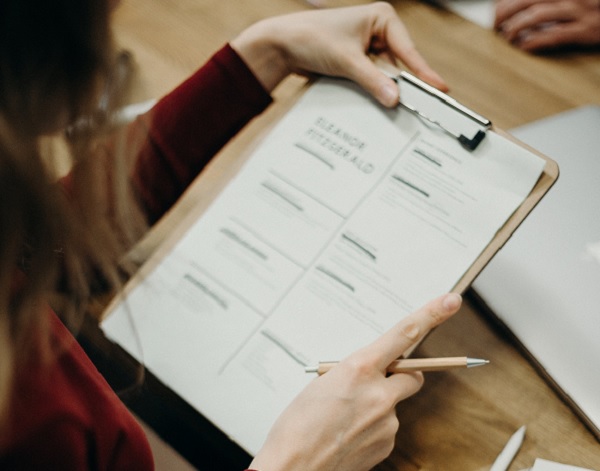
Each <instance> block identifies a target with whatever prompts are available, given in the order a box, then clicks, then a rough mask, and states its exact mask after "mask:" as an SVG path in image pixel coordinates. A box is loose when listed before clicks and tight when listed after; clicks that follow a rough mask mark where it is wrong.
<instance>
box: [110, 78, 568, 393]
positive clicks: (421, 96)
mask: <svg viewBox="0 0 600 471" xmlns="http://www.w3.org/2000/svg"><path fill="white" fill-rule="evenodd" d="M398 82H399V86H400V87H401V94H402V95H403V96H404V99H405V100H404V102H403V103H402V105H401V106H402V107H403V108H405V109H407V110H409V112H411V113H413V114H415V115H417V116H418V117H419V119H421V120H424V121H426V122H427V123H428V126H433V127H434V128H436V129H439V131H440V132H441V133H443V134H445V135H448V134H450V135H451V136H452V137H453V138H455V139H457V140H458V142H459V143H460V144H461V145H462V146H463V147H465V148H466V149H467V150H468V151H470V152H473V153H474V154H475V153H476V152H477V151H478V149H479V146H481V145H482V143H483V142H485V141H486V138H489V135H490V134H491V133H496V134H498V135H499V136H501V137H502V138H503V139H508V140H510V141H512V142H515V143H517V144H518V145H520V146H522V147H524V148H527V147H526V146H525V145H523V144H522V143H519V142H518V141H516V140H515V139H513V138H512V137H511V136H509V135H507V134H505V133H502V132H501V131H496V130H494V129H493V126H492V124H491V122H490V121H489V120H487V119H486V118H483V117H481V116H479V115H478V114H477V113H474V112H473V111H471V110H469V109H468V108H466V107H464V106H463V105H462V104H460V103H458V102H456V101H454V100H453V99H452V98H450V97H449V96H448V95H445V94H441V93H439V92H437V91H435V93H432V90H430V89H428V86H424V84H422V83H420V82H419V81H418V80H417V79H414V78H412V77H410V76H409V75H406V74H402V75H401V76H400V78H399V79H398ZM425 85H426V84H425ZM309 87H310V84H309ZM307 89H308V87H303V88H302V89H301V90H300V93H298V94H297V95H296V96H294V97H293V98H295V99H292V100H290V101H289V102H288V103H285V106H284V107H283V110H279V111H283V112H286V111H288V110H290V109H291V107H292V105H293V104H294V103H296V101H297V99H298V98H300V97H301V96H302V95H303V92H305V91H306V90H307ZM409 90H410V92H409ZM424 103H428V105H427V106H426V105H425V104H424ZM458 124H461V126H460V127H459V126H458ZM270 130H271V129H267V132H268V131H270ZM461 136H463V137H461ZM260 137H262V134H261V136H259V138H257V139H256V140H255V142H253V144H254V145H256V144H257V142H258V141H262V139H260ZM251 147H252V146H251ZM231 150H232V149H231V148H229V149H227V152H230V151H231ZM239 150H240V149H239V148H235V147H234V148H233V152H236V151H239ZM252 150H254V149H253V148H252V149H248V148H247V147H246V148H243V149H242V151H243V152H242V153H241V157H240V156H238V160H239V161H241V162H242V163H243V162H244V161H245V160H247V158H248V157H249V156H250V154H251V153H252V152H251V151H252ZM527 150H529V151H531V152H533V153H534V154H536V155H538V156H540V157H541V158H542V159H543V160H544V169H543V171H542V174H541V176H540V178H539V179H538V181H537V183H536V184H535V186H534V188H533V190H532V191H531V192H530V194H529V195H528V196H527V197H526V199H525V201H524V202H523V203H522V204H521V205H520V206H519V207H518V209H517V210H516V211H515V212H514V213H513V214H512V216H511V217H510V218H509V219H508V220H507V221H506V222H505V224H504V225H503V226H502V227H501V229H500V230H499V231H498V232H497V233H496V235H495V237H494V238H493V240H492V241H491V243H489V244H488V245H487V246H486V247H485V249H484V250H483V251H482V252H481V253H480V255H479V256H478V257H477V259H476V261H475V263H473V264H472V265H471V266H470V267H469V269H468V270H467V271H466V272H465V273H464V275H463V276H462V277H461V278H460V280H459V281H458V282H457V283H456V285H455V286H454V287H453V289H452V290H453V291H456V292H459V293H462V292H464V291H465V290H466V289H467V288H468V287H469V286H470V284H471V283H472V282H473V280H474V279H475V277H476V276H477V274H478V273H479V272H480V271H481V269H483V267H484V266H485V265H487V263H488V262H489V261H490V260H491V258H492V257H493V255H494V254H495V253H496V252H497V251H498V250H499V249H500V248H501V247H502V245H504V243H505V242H506V241H507V240H508V239H509V238H510V236H511V234H512V233H513V232H514V230H516V228H517V227H518V226H519V224H520V223H521V222H522V221H523V219H524V218H525V217H526V216H527V214H529V212H530V211H531V210H532V209H533V208H534V207H535V205H536V204H537V203H538V202H539V201H540V199H541V198H542V197H543V195H544V194H545V193H546V192H547V191H548V190H549V189H550V187H551V186H552V184H553V183H554V182H555V181H556V179H557V178H558V166H557V165H556V163H555V162H553V161H551V160H550V159H548V158H547V157H545V156H543V155H540V154H539V153H538V152H535V151H533V150H532V149H530V148H527ZM236 165H239V162H238V163H236ZM208 195H210V196H212V197H214V196H215V193H214V188H212V189H210V188H209V189H208ZM210 199H212V198H209V201H205V202H204V203H206V204H202V205H201V206H198V207H194V209H193V210H192V211H190V213H188V214H187V216H186V219H185V220H184V221H183V222H182V223H181V224H179V225H178V227H177V228H176V229H175V230H172V232H170V235H169V237H168V238H167V239H165V241H164V242H163V243H162V244H161V245H160V247H159V249H158V250H157V251H156V252H155V253H154V255H153V256H152V257H151V259H150V260H148V262H147V263H146V264H145V265H144V266H143V267H142V269H140V272H139V274H138V275H136V276H135V277H134V278H133V279H132V280H131V282H130V283H128V285H127V286H126V288H125V290H124V293H123V297H121V298H120V299H118V300H116V302H115V303H113V305H111V306H109V310H111V309H113V308H114V307H115V305H116V304H118V303H120V302H123V301H125V302H126V303H127V301H126V300H125V297H126V296H127V295H128V294H129V293H130V292H132V291H133V290H134V289H135V288H136V286H137V285H139V284H140V282H141V281H143V280H145V279H148V278H149V277H150V274H151V272H152V270H153V269H154V267H156V266H157V265H158V264H159V262H160V261H161V259H162V258H163V257H164V256H165V254H167V253H169V252H170V250H171V249H172V248H173V247H174V246H175V245H176V243H177V242H178V241H179V240H180V239H181V237H182V235H183V234H184V233H185V232H187V230H188V228H189V227H190V226H191V225H192V224H193V223H194V222H195V221H196V220H197V219H198V218H199V217H200V216H201V215H202V212H203V211H204V210H205V209H206V206H207V203H209V202H210ZM180 222H181V221H180ZM172 228H173V226H172V224H169V229H172ZM159 380H160V377H159ZM166 386H167V387H169V386H170V385H169V384H166ZM174 392H175V393H176V394H178V395H179V392H178V391H176V390H174Z"/></svg>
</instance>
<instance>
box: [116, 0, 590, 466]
mask: <svg viewBox="0 0 600 471" xmlns="http://www.w3.org/2000/svg"><path fill="white" fill-rule="evenodd" d="M332 3H335V4H336V5H338V6H342V5H350V4H356V3H360V2H356V1H342V0H338V1H336V2H332ZM392 3H393V4H394V5H395V7H396V8H397V10H398V12H399V13H400V15H401V17H402V18H403V19H404V21H405V23H406V25H407V27H408V29H409V31H410V32H411V34H412V36H413V39H414V41H415V43H416V45H417V46H418V48H419V49H420V51H421V52H422V53H423V54H424V56H425V57H426V58H427V59H428V61H429V62H430V63H431V64H432V65H433V66H434V67H435V69H436V70H437V71H438V72H440V73H441V74H442V75H443V76H444V77H445V79H446V80H447V81H448V83H449V85H450V87H451V94H452V95H453V96H454V97H455V98H456V99H458V100H459V101H462V102H463V103H464V104H465V105H467V106H470V107H472V108H473V109H475V110H477V111H478V112H479V113H481V114H482V115H484V116H487V117H489V118H490V119H491V120H492V121H493V122H494V123H495V125H496V126H497V127H499V128H502V129H510V128H512V127H515V126H518V125H521V124H524V123H527V122H530V121H533V120H537V119H540V118H543V117H545V116H549V115H552V114H555V113H558V112H561V111H564V110H567V109H569V108H573V107H576V106H579V105H584V104H589V103H595V104H600V53H599V51H598V50H596V51H590V50H588V51H562V52H560V53H555V54H551V55H531V54H528V53H524V52H521V51H519V50H517V49H515V48H513V47H512V46H510V45H509V44H507V43H506V42H504V41H503V40H502V39H501V38H499V37H498V36H497V35H496V34H495V33H493V32H492V31H487V30H484V29H482V28H480V27H479V26H477V25H475V24H472V23H469V22H467V21H466V20H464V19H462V18H459V17H457V16H455V15H453V14H451V13H448V12H445V11H443V10H440V9H437V8H435V7H432V6H430V5H426V4H424V3H419V2H416V1H413V0H402V1H397V2H392ZM308 8H310V6H309V5H308V4H306V3H305V2H303V1H302V0H278V1H264V0H244V1H243V2H241V1H227V0H220V1H213V0H127V1H126V2H123V4H122V5H121V6H120V7H119V9H118V11H117V12H116V14H115V18H114V19H115V27H116V35H117V40H118V43H119V44H120V45H122V46H124V47H126V48H128V49H130V50H131V51H133V52H134V54H135V57H136V59H137V62H138V64H139V67H140V75H141V80H140V84H139V86H138V87H137V88H136V92H135V97H134V98H135V100H143V99H147V98H152V97H159V96H161V95H163V94H164V93H166V92H168V91H169V90H170V89H172V88H173V87H174V86H176V85H177V84H178V83H179V82H181V81H182V80H183V79H184V78H185V77H187V76H188V75H189V74H191V73H192V72H193V71H194V70H195V69H196V68H197V67H199V66H200V65H201V64H202V63H203V62H204V61H205V60H206V59H207V58H208V57H209V56H210V54H211V53H212V52H213V51H215V50H216V49H218V48H219V47H220V46H221V45H222V44H224V43H225V42H226V41H227V40H228V39H230V38H232V37H233V36H234V35H235V34H236V33H237V32H239V31H241V30H242V29H243V28H244V27H246V26H247V25H249V24H251V23H253V22H255V21H256V20H259V19H260V18H263V17H265V16H270V15H273V14H280V13H288V12H292V11H299V10H304V9H308ZM302 83H303V81H302V80H300V79H297V78H292V79H290V80H288V81H286V82H285V83H284V84H283V85H282V86H281V87H280V88H279V89H278V90H277V91H276V93H275V97H276V99H277V100H279V101H281V102H282V105H283V104H284V103H285V100H286V99H287V98H288V97H289V96H291V95H293V94H294V93H296V92H297V91H298V89H299V87H300V86H301V85H302ZM282 105H275V106H273V107H272V108H271V109H270V110H269V111H268V112H267V113H266V114H265V116H264V117H261V118H260V119H258V120H256V121H255V122H253V123H252V124H251V125H250V126H249V127H248V128H247V129H246V130H245V131H244V132H243V133H242V134H241V135H240V136H239V137H238V138H236V139H235V140H234V141H233V142H232V143H231V144H230V145H229V146H228V147H227V148H226V149H225V150H224V151H223V152H222V153H221V154H220V155H219V156H218V158H217V159H215V161H214V162H213V164H211V166H210V167H209V168H208V169H207V170H206V171H205V173H204V174H203V175H202V176H201V178H200V182H199V184H196V185H194V187H193V188H192V189H191V190H190V192H188V194H187V195H186V196H185V197H184V199H183V201H182V202H181V204H179V205H178V207H177V208H176V209H175V210H174V211H173V212H172V213H171V214H170V215H168V216H167V219H166V221H163V222H162V223H161V224H159V225H158V227H157V228H156V229H155V230H154V231H153V232H152V233H151V235H150V236H149V237H148V238H147V240H145V241H144V243H143V244H142V245H141V246H140V249H139V250H138V251H137V253H136V256H137V257H139V258H140V259H144V258H146V257H147V256H148V255H149V254H151V253H152V252H154V251H155V250H156V248H157V247H160V244H161V242H162V241H163V240H164V238H165V236H166V234H168V233H169V229H170V228H171V227H172V224H173V223H179V221H181V220H182V219H185V218H186V216H187V215H188V214H189V213H190V211H191V209H192V208H194V211H196V210H197V209H196V208H197V207H198V204H200V205H205V204H206V203H207V201H209V200H210V198H211V197H212V196H214V194H215V193H216V192H217V191H218V190H219V189H220V188H222V187H223V185H224V184H225V182H226V181H227V180H228V178H229V177H230V176H231V175H232V174H233V172H235V171H236V169H237V168H239V165H240V159H239V155H240V154H244V150H245V149H246V148H247V146H248V145H250V143H251V142H252V141H253V139H255V138H256V136H257V135H258V134H259V133H260V132H261V131H262V130H263V129H264V128H265V126H267V125H268V124H269V123H270V122H272V121H273V120H274V119H276V118H277V117H278V116H279V114H280V113H281V109H282ZM419 350H420V351H419V352H418V353H419V354H420V355H423V356H453V355H462V354H465V352H467V353H468V354H469V355H470V356H475V357H478V356H480V357H485V358H490V359H493V362H492V364H491V365H489V366H487V367H485V368H481V369H478V370H473V371H469V372H465V371H458V372H445V373H436V374H429V375H428V376H427V380H426V383H425V386H424V388H423V390H422V391H421V392H420V393H419V394H418V395H417V396H415V397H413V398H411V399H409V400H407V401H406V402H403V403H402V404H401V405H400V406H399V407H398V411H399V416H400V420H401V429H400V432H399V434H398V439H397V446H396V449H395V450H394V452H393V453H392V455H391V457H390V458H389V459H388V460H387V461H386V462H384V463H383V464H381V465H380V467H379V468H378V469H389V470H392V469H393V470H445V471H452V470H457V471H465V470H483V469H487V468H489V465H490V464H491V463H492V461H493V460H494V458H495V456H496V455H497V454H498V453H499V451H500V450H501V449H502V447H503V446H504V444H505V442H506V440H507V439H508V437H509V436H510V435H511V434H512V433H513V432H514V431H515V430H516V429H517V428H518V427H519V426H520V425H522V424H526V425H527V427H528V428H527V438H526V440H525V442H524V444H523V447H522V449H521V451H520V453H519V454H518V456H517V458H516V460H515V462H514V463H513V464H512V466H511V468H510V469H511V470H519V469H522V468H526V467H529V466H531V465H532V464H533V461H534V459H535V458H536V457H543V458H546V459H550V460H555V461H562V462H566V463H570V464H573V465H578V466H582V467H588V468H595V469H599V470H600V444H599V443H598V441H596V439H595V438H594V437H593V435H592V434H591V433H590V432H589V431H588V430H587V429H586V428H585V427H584V426H583V425H582V423H581V422H580V421H579V420H578V419H577V417H576V416H575V415H574V414H573V413H572V412H571V410H570V409H569V408H568V407H567V406H566V405H565V404H564V403H563V402H562V401H561V400H560V399H559V398H558V396H557V395H556V394H555V393H554V392H553V390H552V389H551V388H550V387H549V386H548V385H547V384H546V383H545V381H544V380H543V379H541V377H540V376H539V375H538V374H537V373H536V370H535V369H534V368H533V367H532V366H531V365H530V363H529V362H528V361H527V360H526V359H525V358H524V356H523V355H521V353H520V352H519V350H518V349H517V348H516V347H515V345H514V344H513V342H511V340H510V338H509V337H508V336H506V335H505V333H503V331H502V330H501V329H498V328H497V326H495V325H494V324H493V323H492V322H490V321H489V319H488V318H487V317H486V316H484V315H482V313H481V312H480V310H479V309H478V308H477V306H476V305H475V304H473V303H472V302H471V301H470V300H469V298H468V297H467V300H466V303H465V305H464V307H463V309H462V312H461V313H460V314H459V315H458V316H456V317H455V318H454V319H453V320H451V321H450V322H448V323H446V324H445V325H443V326H442V327H440V328H438V329H437V330H436V331H435V332H434V333H433V334H432V335H431V336H429V337H428V339H427V340H426V341H425V343H424V344H423V345H422V346H421V347H420V348H419ZM145 412H146V414H150V415H152V413H153V412H152V408H150V409H149V410H146V411H145ZM149 422H150V423H151V422H152V420H151V419H150V420H149ZM171 436H173V435H171ZM188 438H189V437H188ZM191 439H192V441H193V440H194V439H195V438H194V437H191ZM175 440H176V439H175ZM173 445H174V446H175V447H177V446H178V444H177V443H173ZM198 448H200V449H202V445H201V444H199V445H198ZM184 453H185V451H184ZM200 454H201V452H200ZM190 459H192V460H193V459H194V458H193V457H191V458H190ZM223 469H224V468H223Z"/></svg>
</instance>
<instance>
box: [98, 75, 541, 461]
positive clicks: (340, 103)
mask: <svg viewBox="0 0 600 471" xmlns="http://www.w3.org/2000/svg"><path fill="white" fill-rule="evenodd" d="M543 167H544V161H543V159H542V158H540V157H538V156H536V155H534V154H532V153H530V152H528V151H527V150H525V149H523V148H521V147H520V146H518V145H516V144H514V143H513V142H511V141H509V140H507V139H505V138H503V137H501V136H499V135H497V134H496V133H494V132H488V133H487V136H486V137H485V139H484V140H483V142H482V143H481V144H480V145H479V147H477V149H476V150H475V151H474V152H470V151H468V150H465V149H464V148H462V147H461V146H460V144H459V143H458V142H457V141H456V140H455V139H453V138H451V137H449V136H448V135H446V134H444V133H443V132H442V131H441V130H440V129H438V128H436V127H435V126H433V125H432V124H431V123H427V122H425V121H422V120H421V119H419V118H418V117H417V116H416V115H414V114H412V113H410V112H409V111H407V110H405V109H401V108H397V109H394V110H388V109H384V108H382V107H380V106H379V105H377V104H376V103H375V102H374V101H373V100H372V99H371V98H370V97H368V96H367V95H366V94H365V93H364V92H362V91H361V90H360V89H359V88H358V87H357V86H355V85H354V84H352V83H350V82H346V81H341V80H335V79H321V80H319V81H317V82H316V83H315V84H313V85H312V86H311V87H310V88H309V89H308V91H307V92H306V93H305V94H304V95H303V97H302V98H301V99H300V101H299V102H298V103H297V104H296V105H295V106H294V107H293V108H292V109H291V111H289V112H288V114H287V115H286V116H285V117H284V118H283V119H282V120H281V121H280V122H279V123H278V125H277V126H276V127H275V128H274V129H273V131H272V132H271V133H270V134H269V135H268V136H267V137H266V138H265V139H264V141H263V142H262V143H261V144H260V145H259V146H258V147H257V149H256V150H255V151H254V152H253V154H252V156H251V157H250V158H249V160H248V162H247V163H246V164H245V166H244V167H243V168H242V170H241V171H240V172H239V174H238V175H237V177H236V178H234V179H233V180H232V181H231V182H230V183H229V185H228V186H227V187H226V189H225V190H224V191H223V192H222V194H221V195H220V196H219V197H218V198H217V199H216V200H215V201H214V202H213V204H212V205H211V207H210V208H209V209H208V210H207V211H206V212H205V213H204V215H203V216H202V217H201V218H200V219H199V220H197V221H196V222H195V224H193V226H192V227H191V228H190V229H189V230H188V231H187V232H186V234H185V235H184V236H183V237H182V238H181V239H180V240H179V241H178V243H176V244H175V245H174V247H173V248H172V249H171V251H170V253H168V254H167V255H166V256H164V257H162V258H161V260H160V261H159V262H158V263H156V266H155V267H154V268H153V269H152V270H151V271H150V272H149V274H148V275H147V276H145V277H144V279H142V280H138V281H137V284H136V286H135V288H134V289H132V290H131V291H129V292H128V293H127V295H126V297H125V298H124V299H123V300H122V301H121V302H120V303H119V304H117V305H116V306H114V308H113V309H112V311H111V312H110V314H109V315H108V316H107V318H106V320H105V321H104V322H103V325H102V327H103V330H104V331H105V333H106V334H107V336H108V337H109V338H110V339H112V340H113V341H115V342H116V343H118V344H120V345H121V346H122V347H123V348H125V349H126V350H127V351H128V352H129V353H131V354H132V355H133V356H134V357H136V358H137V359H138V360H140V361H142V362H143V363H144V364H145V365H146V366H147V368H148V369H149V370H150V371H151V372H152V373H153V374H154V375H155V376H157V377H158V378H159V379H160V380H161V381H162V382H164V383H165V384H167V385H168V386H169V387H170V388H171V389H172V390H174V391H175V392H176V393H178V394H179V395H180V396H181V397H182V398H183V399H185V400H186V401H187V402H188V403H189V404H190V405H192V406H193V407H195V408H196V409H197V410H198V411H199V412H200V413H201V414H202V415H204V416H205V417H207V418H208V419H209V420H211V421H212V422H213V423H214V424H215V425H216V426H218V427H219V428H220V429H222V430H223V431H224V432H225V433H227V434H228V435H229V436H230V437H231V438H232V439H233V440H234V441H236V442H237V443H238V444H239V445H240V446H242V447H243V448H244V449H245V450H246V451H248V452H249V453H250V454H254V453H256V452H257V451H258V449H259V448H260V446H261V444H262V443H263V441H264V439H265V437H266V434H267V432H268V430H269V428H270V427H271V425H272V424H273V422H274V420H275V419H276V418H277V416H278V415H279V414H280V412H281V411H282V410H283V409H284V408H285V406H286V405H287V404H288V403H289V402H290V401H291V400H292V399H293V397H294V396H295V395H296V394H297V393H298V392H299V391H300V390H301V389H302V388H303V387H304V386H305V385H306V384H307V383H308V382H309V381H311V380H312V375H308V374H306V373H305V372H304V367H305V366H307V365H314V364H316V363H317V362H319V361H323V360H338V359H342V358H344V357H345V356H346V355H348V354H349V353H350V352H352V351H354V350H356V349H358V348H360V347H362V346H364V345H365V344H367V343H368V342H370V341H372V340H374V339H375V338H376V337H377V336H379V335H380V334H381V333H382V332H384V331H385V330H386V329H388V328H389V327H391V326H392V325H393V324H395V323H396V322H398V321H399V320H400V319H402V318H403V317H404V316H406V315H407V314H408V313H410V312H411V311H413V310H414V309H416V308H418V307H420V306H421V305H422V304H424V303H425V302H427V301H428V300H429V299H431V298H433V297H436V296H438V295H440V294H443V293H445V292H448V291H450V290H451V289H452V288H453V286H454V285H455V284H456V283H457V281H458V280H459V279H460V278H461V276H462V275H463V274H464V273H465V271H466V270H467V269H468V268H469V267H470V266H471V265H472V264H473V262H474V261H475V260H476V259H477V257H478V256H479V255H480V253H481V252H482V251H483V250H484V249H485V247H486V246H487V245H488V244H489V242H490V241H491V240H492V238H493V237H494V235H495V234H496V233H497V231H498V230H499V229H500V228H501V227H502V225H503V224H504V223H505V221H506V220H507V219H508V218H509V217H510V215H511V214H512V213H513V212H514V211H515V210H516V209H517V207H518V206H519V205H520V204H521V203H522V202H523V200H524V199H525V198H526V196H527V195H528V194H529V192H530V191H531V189H532V187H533V186H534V185H535V183H536V181H537V180H538V178H539V176H540V174H541V172H542V170H543ZM132 326H133V328H132Z"/></svg>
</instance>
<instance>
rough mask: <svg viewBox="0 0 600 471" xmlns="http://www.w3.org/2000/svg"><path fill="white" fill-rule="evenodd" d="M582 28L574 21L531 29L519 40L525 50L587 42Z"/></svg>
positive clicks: (518, 44) (519, 45)
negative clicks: (541, 28) (536, 29)
mask: <svg viewBox="0 0 600 471" xmlns="http://www.w3.org/2000/svg"><path fill="white" fill-rule="evenodd" d="M582 38H583V36H582V34H581V28H580V27H579V26H577V25H575V24H572V23H564V24H557V25H554V26H553V27H551V28H547V29H543V30H538V31H530V32H529V33H528V34H526V35H524V36H523V37H522V38H520V39H519V41H518V42H517V46H518V47H520V48H521V49H523V50H525V51H539V50H543V49H548V48H554V47H558V46H566V45H570V44H585V42H584V41H582Z"/></svg>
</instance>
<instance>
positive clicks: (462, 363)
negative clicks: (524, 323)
mask: <svg viewBox="0 0 600 471" xmlns="http://www.w3.org/2000/svg"><path fill="white" fill-rule="evenodd" d="M337 363H338V362H337V361H323V362H320V363H319V365H318V366H307V367H306V368H304V371H305V372H306V373H317V374H319V375H322V374H323V373H327V372H328V371H329V370H330V369H331V368H333V367H334V366H335V365H337ZM488 363H489V360H482V359H480V358H468V357H447V358H407V359H401V360H396V361H394V362H392V363H391V364H390V366H388V368H387V372H388V373H392V374H393V373H406V372H409V371H442V370H451V369H454V368H472V367H474V366H481V365H487V364H488Z"/></svg>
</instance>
